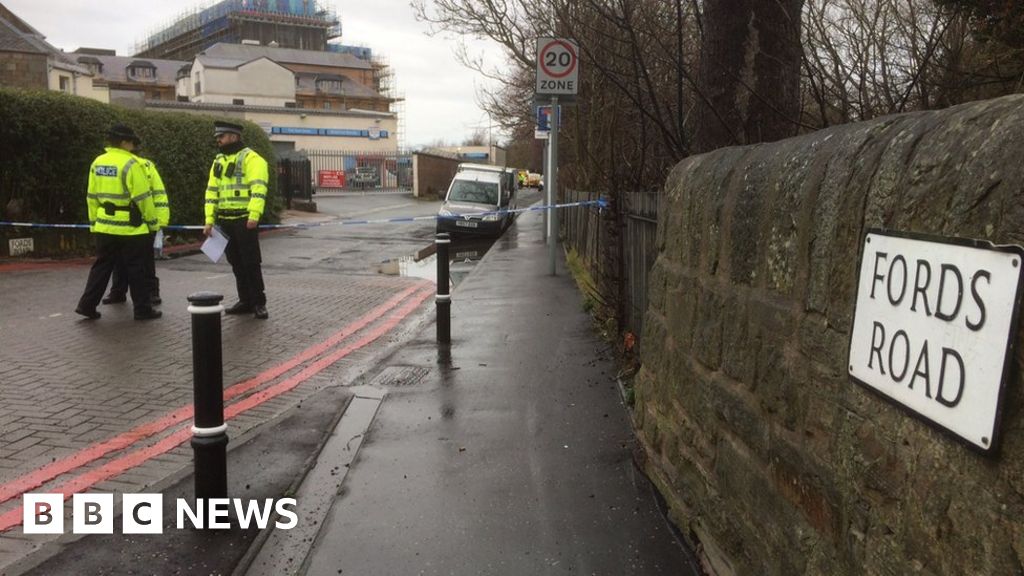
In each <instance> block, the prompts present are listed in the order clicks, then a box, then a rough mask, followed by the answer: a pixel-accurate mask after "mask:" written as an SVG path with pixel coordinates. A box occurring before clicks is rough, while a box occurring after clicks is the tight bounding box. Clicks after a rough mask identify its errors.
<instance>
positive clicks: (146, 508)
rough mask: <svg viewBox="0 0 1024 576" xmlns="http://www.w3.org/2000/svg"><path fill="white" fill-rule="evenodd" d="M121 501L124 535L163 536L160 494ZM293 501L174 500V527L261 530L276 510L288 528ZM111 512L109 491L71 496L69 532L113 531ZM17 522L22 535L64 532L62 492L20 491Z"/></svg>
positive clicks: (295, 521) (280, 523) (296, 519)
mask: <svg viewBox="0 0 1024 576" xmlns="http://www.w3.org/2000/svg"><path fill="white" fill-rule="evenodd" d="M121 502H122V515H121V532H122V533H123V534H163V532H164V525H163V508H164V506H163V502H164V501H163V495H161V494H125V495H124V496H123V498H122V500H121ZM296 505H297V502H296V500H295V499H294V498H281V499H279V500H273V499H270V498H267V499H264V500H243V499H241V498H211V499H209V500H203V499H201V498H200V499H198V500H196V501H195V502H194V503H190V502H189V501H188V500H186V499H184V498H178V499H177V501H176V515H175V516H176V520H177V521H176V523H175V525H176V528H177V529H178V530H185V529H187V528H196V529H200V530H202V529H207V528H208V529H228V528H233V527H234V526H235V525H237V526H238V527H239V528H241V529H247V528H249V527H250V526H253V527H255V528H258V529H260V530H262V529H264V528H266V527H267V526H268V525H269V524H270V519H271V518H272V517H273V516H274V515H275V514H276V515H277V516H278V517H279V518H278V520H277V521H276V522H275V523H274V527H275V528H278V529H281V530H291V529H292V528H295V527H296V526H297V525H298V523H299V517H298V515H297V514H296V513H295V510H294V509H295V507H296ZM232 512H234V514H233V515H232ZM116 516H117V509H116V507H115V505H114V495H113V494H99V493H86V494H75V495H73V497H72V506H71V520H72V533H74V534H113V533H114V518H115V517H116ZM232 520H234V522H233V521H232ZM22 525H23V527H24V532H25V534H63V533H64V495H63V494H25V495H24V496H23V498H22Z"/></svg>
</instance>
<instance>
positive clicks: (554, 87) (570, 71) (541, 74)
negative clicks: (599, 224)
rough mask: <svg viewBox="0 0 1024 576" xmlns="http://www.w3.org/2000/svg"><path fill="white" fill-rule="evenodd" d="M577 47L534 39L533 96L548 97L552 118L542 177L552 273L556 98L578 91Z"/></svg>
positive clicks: (555, 231)
mask: <svg viewBox="0 0 1024 576" xmlns="http://www.w3.org/2000/svg"><path fill="white" fill-rule="evenodd" d="M579 74H580V67H579V46H578V45H577V44H576V43H575V42H574V41H572V40H569V39H567V38H537V84H536V90H535V92H536V96H537V99H538V100H541V99H542V98H541V97H542V96H550V97H551V111H552V118H551V121H550V122H549V124H550V127H551V128H550V130H551V132H550V135H549V136H548V142H547V150H546V151H547V154H546V155H545V159H546V164H547V166H545V179H546V180H547V184H545V186H547V194H546V198H547V204H548V206H549V208H548V210H546V211H545V213H546V214H547V221H546V222H545V226H544V229H545V231H546V235H547V243H548V257H549V260H550V271H551V275H552V276H554V275H555V272H556V266H555V262H556V255H557V253H558V252H557V250H558V210H556V209H555V208H553V206H554V205H555V203H556V202H557V199H558V193H557V190H558V125H559V121H560V118H559V114H558V98H559V96H563V95H564V96H567V97H571V96H573V95H575V94H576V93H577V91H578V90H579Z"/></svg>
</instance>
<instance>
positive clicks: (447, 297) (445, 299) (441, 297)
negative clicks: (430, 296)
mask: <svg viewBox="0 0 1024 576" xmlns="http://www.w3.org/2000/svg"><path fill="white" fill-rule="evenodd" d="M451 301H452V296H451V294H438V295H437V296H436V297H435V298H434V302H451Z"/></svg>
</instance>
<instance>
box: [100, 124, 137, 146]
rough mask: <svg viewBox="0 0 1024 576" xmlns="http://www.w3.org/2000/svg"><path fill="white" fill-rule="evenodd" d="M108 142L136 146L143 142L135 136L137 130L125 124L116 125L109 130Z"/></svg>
mask: <svg viewBox="0 0 1024 576" xmlns="http://www.w3.org/2000/svg"><path fill="white" fill-rule="evenodd" d="M107 140H109V141H111V142H115V143H116V142H125V141H130V142H134V143H135V145H136V146H138V145H139V143H140V142H141V141H140V140H139V137H138V136H137V135H136V134H135V130H132V129H131V128H130V127H128V126H126V125H125V124H114V125H113V126H111V127H110V130H107Z"/></svg>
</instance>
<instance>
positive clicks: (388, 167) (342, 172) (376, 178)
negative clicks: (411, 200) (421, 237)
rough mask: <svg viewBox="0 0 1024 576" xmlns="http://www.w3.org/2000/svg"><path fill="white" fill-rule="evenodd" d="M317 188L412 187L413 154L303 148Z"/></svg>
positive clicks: (373, 188)
mask: <svg viewBox="0 0 1024 576" xmlns="http://www.w3.org/2000/svg"><path fill="white" fill-rule="evenodd" d="M303 154H304V155H305V156H306V157H307V158H308V159H309V162H310V168H311V171H312V180H313V186H314V187H315V188H316V189H317V190H412V154H403V153H395V152H360V151H346V150H304V151H303Z"/></svg>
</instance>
